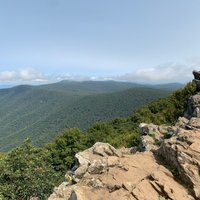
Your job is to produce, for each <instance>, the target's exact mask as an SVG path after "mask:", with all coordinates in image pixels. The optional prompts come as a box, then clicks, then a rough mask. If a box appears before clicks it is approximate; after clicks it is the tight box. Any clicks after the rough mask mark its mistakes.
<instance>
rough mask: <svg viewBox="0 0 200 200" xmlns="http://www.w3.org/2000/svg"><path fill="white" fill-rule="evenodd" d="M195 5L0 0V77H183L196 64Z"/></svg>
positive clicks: (155, 0)
mask: <svg viewBox="0 0 200 200" xmlns="http://www.w3.org/2000/svg"><path fill="white" fill-rule="evenodd" d="M199 7H200V1H198V0H194V1H186V0H177V1H173V0H169V1H160V0H150V1H149V0H142V1H135V0H127V1H126V2H122V1H119V0H110V1H105V0H102V1H92V0H85V1H81V0H76V1H66V0H44V1H39V0H34V1H32V0H31V1H26V0H18V1H11V0H3V1H1V2H0V25H1V33H0V43H1V46H0V85H19V84H44V83H51V82H57V81H60V80H78V81H80V80H116V81H127V82H137V83H149V84H159V83H170V82H180V83H186V82H188V81H190V80H191V79H192V70H194V69H196V70H199V69H200V68H199V65H200V54H199V52H200V46H199V45H198V43H199V40H200V38H199V35H200V27H199V19H200V13H199V10H198V8H199Z"/></svg>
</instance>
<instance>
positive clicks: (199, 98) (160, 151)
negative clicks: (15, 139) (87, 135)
mask: <svg viewBox="0 0 200 200" xmlns="http://www.w3.org/2000/svg"><path fill="white" fill-rule="evenodd" d="M193 74H194V78H195V80H194V82H195V83H196V90H197V94H195V95H194V96H192V97H190V99H189V101H188V110H187V112H186V114H185V116H184V117H180V118H179V119H178V121H177V123H176V124H175V126H167V125H160V126H158V125H154V124H145V123H142V124H140V127H139V128H140V133H141V143H140V145H139V147H138V150H139V151H137V152H136V148H129V149H128V148H122V149H118V150H117V149H115V148H114V147H112V146H111V145H110V144H107V143H100V142H98V143H96V144H95V145H94V146H93V147H91V148H89V149H87V150H85V151H83V152H80V153H78V154H76V159H77V162H78V166H77V167H75V168H73V170H71V171H70V172H68V174H67V175H66V177H69V178H68V179H67V180H68V181H65V182H63V183H62V184H61V185H60V186H59V187H58V188H55V191H54V193H53V194H52V195H51V196H50V197H49V200H66V199H67V200H102V199H105V200H107V199H109V200H116V199H117V200H195V199H197V200H198V199H199V200H200V115H199V113H200V112H199V110H200V93H199V92H200V72H196V71H195V72H193ZM69 180H70V181H69Z"/></svg>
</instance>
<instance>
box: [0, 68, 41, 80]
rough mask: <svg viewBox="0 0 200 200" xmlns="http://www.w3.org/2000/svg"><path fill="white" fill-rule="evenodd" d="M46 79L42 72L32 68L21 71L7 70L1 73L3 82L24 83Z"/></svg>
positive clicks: (0, 77)
mask: <svg viewBox="0 0 200 200" xmlns="http://www.w3.org/2000/svg"><path fill="white" fill-rule="evenodd" d="M44 80H45V77H44V75H43V74H42V73H41V72H38V71H36V70H34V69H32V68H28V69H20V70H11V71H9V70H7V71H1V72H0V81H1V82H13V81H14V82H16V81H19V82H23V81H44Z"/></svg>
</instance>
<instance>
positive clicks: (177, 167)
mask: <svg viewBox="0 0 200 200" xmlns="http://www.w3.org/2000/svg"><path fill="white" fill-rule="evenodd" d="M196 126H197V124H196ZM198 126H200V123H199V124H198ZM158 152H159V154H160V155H162V157H163V158H164V159H165V161H166V162H167V163H170V167H171V169H172V170H173V171H174V172H175V173H177V175H178V176H179V178H180V179H181V180H182V182H183V183H185V184H186V185H187V186H188V188H190V191H191V193H192V194H193V195H194V196H195V197H196V198H197V199H200V173H199V172H200V130H198V129H197V130H183V129H182V131H180V132H179V134H178V135H177V136H174V137H171V138H170V139H168V140H165V141H164V142H163V143H162V145H161V148H160V149H159V151H158Z"/></svg>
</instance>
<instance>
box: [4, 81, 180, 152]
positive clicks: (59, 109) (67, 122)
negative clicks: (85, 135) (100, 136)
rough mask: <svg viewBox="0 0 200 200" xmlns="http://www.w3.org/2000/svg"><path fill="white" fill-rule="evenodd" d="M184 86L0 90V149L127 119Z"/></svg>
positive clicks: (63, 85) (107, 84)
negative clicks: (139, 109)
mask: <svg viewBox="0 0 200 200" xmlns="http://www.w3.org/2000/svg"><path fill="white" fill-rule="evenodd" d="M181 86H182V85H181V84H174V83H173V84H165V85H153V86H152V85H151V86H149V85H141V84H136V83H125V82H115V81H85V82H75V81H61V82H58V83H54V84H47V85H40V86H30V85H20V86H15V87H12V88H6V89H0V116H1V117H0V151H7V150H9V149H11V148H13V147H16V146H18V145H19V144H20V143H21V142H22V141H23V140H24V139H26V138H30V139H31V140H32V141H33V143H34V144H35V145H37V146H41V145H43V144H45V143H46V142H48V141H50V140H51V139H52V138H54V137H55V135H57V134H58V133H59V132H60V131H62V130H63V129H64V128H70V127H78V128H80V129H82V130H86V129H87V128H88V127H89V126H90V125H91V124H93V123H94V122H97V121H102V120H109V119H113V118H116V117H126V116H128V115H130V114H131V113H132V112H133V111H134V110H135V109H137V108H138V107H140V106H142V105H145V104H147V103H149V102H151V101H153V100H156V99H159V98H162V97H165V96H167V95H168V94H169V93H171V92H172V91H173V90H174V89H177V88H180V87H181Z"/></svg>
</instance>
